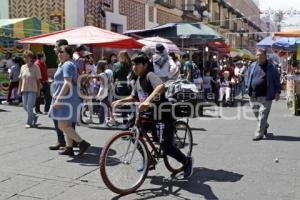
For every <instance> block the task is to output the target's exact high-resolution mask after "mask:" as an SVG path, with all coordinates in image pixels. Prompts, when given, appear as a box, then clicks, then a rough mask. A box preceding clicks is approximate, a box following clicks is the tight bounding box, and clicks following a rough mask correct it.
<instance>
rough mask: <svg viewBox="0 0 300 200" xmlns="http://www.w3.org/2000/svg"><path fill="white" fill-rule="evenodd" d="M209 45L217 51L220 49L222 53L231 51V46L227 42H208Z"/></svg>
mask: <svg viewBox="0 0 300 200" xmlns="http://www.w3.org/2000/svg"><path fill="white" fill-rule="evenodd" d="M207 45H208V46H209V47H210V48H211V49H212V50H215V51H218V52H219V53H220V54H228V53H230V49H229V46H228V45H227V44H226V43H225V42H208V43H207Z"/></svg>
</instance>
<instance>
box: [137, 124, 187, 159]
mask: <svg viewBox="0 0 300 200" xmlns="http://www.w3.org/2000/svg"><path fill="white" fill-rule="evenodd" d="M142 127H143V130H144V131H145V132H146V131H148V130H151V132H152V136H153V139H154V141H156V142H159V143H160V146H161V149H162V150H163V151H164V153H165V154H166V155H168V156H171V157H173V158H175V159H176V160H177V161H178V162H180V163H182V164H185V163H186V161H187V158H186V156H185V155H184V154H183V153H182V152H181V151H180V150H179V149H178V148H177V147H176V146H175V144H174V132H175V121H174V120H172V119H170V120H163V121H156V122H150V123H149V122H147V123H143V125H142ZM160 139H161V140H160Z"/></svg>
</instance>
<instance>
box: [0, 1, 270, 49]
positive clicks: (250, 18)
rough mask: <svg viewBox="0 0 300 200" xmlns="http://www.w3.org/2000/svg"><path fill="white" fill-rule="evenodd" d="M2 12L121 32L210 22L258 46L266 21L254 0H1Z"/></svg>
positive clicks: (235, 40) (239, 41)
mask: <svg viewBox="0 0 300 200" xmlns="http://www.w3.org/2000/svg"><path fill="white" fill-rule="evenodd" d="M0 6H1V8H2V10H1V14H0V17H1V18H22V17H32V16H34V17H38V18H39V19H41V20H43V21H46V22H50V23H52V24H55V25H56V26H57V27H58V28H59V29H65V28H73V27H80V26H84V25H93V26H97V27H100V28H104V29H108V30H111V31H114V32H119V33H122V32H124V31H127V30H132V29H145V28H151V27H154V26H157V25H159V24H165V23H168V22H178V21H190V22H199V21H202V22H204V23H207V24H208V25H209V26H211V27H212V28H214V29H215V30H217V31H218V32H220V33H222V34H223V36H224V37H225V38H226V42H227V43H228V44H230V46H231V47H233V48H247V49H249V50H254V48H255V44H256V42H257V41H258V40H260V39H261V38H262V37H263V36H264V35H262V34H261V33H262V32H265V31H266V30H267V25H266V23H264V22H263V21H262V20H261V19H260V11H259V8H258V5H257V3H256V2H255V1H253V0H47V1H46V0H41V1H34V0H1V1H0Z"/></svg>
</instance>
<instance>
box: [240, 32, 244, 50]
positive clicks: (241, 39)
mask: <svg viewBox="0 0 300 200" xmlns="http://www.w3.org/2000/svg"><path fill="white" fill-rule="evenodd" d="M240 35H241V49H243V36H244V35H243V33H241V34H240Z"/></svg>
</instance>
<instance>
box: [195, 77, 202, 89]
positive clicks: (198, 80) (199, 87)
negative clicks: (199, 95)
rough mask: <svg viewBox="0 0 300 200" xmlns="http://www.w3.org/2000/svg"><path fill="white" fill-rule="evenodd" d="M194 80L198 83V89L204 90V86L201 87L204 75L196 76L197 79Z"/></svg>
mask: <svg viewBox="0 0 300 200" xmlns="http://www.w3.org/2000/svg"><path fill="white" fill-rule="evenodd" d="M193 81H194V84H195V85H196V87H197V89H198V90H199V91H200V90H202V88H201V85H202V83H203V79H202V77H199V78H196V79H194V80H193Z"/></svg>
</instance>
